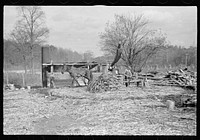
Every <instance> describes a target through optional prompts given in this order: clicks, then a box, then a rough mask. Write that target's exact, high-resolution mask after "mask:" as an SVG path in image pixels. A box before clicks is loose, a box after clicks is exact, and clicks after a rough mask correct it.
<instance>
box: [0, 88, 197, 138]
mask: <svg viewBox="0 0 200 140" xmlns="http://www.w3.org/2000/svg"><path fill="white" fill-rule="evenodd" d="M48 92H52V94H53V95H52V96H47V95H48ZM183 92H185V91H184V90H183V89H182V88H179V87H166V86H165V87H162V86H160V87H158V86H150V87H148V88H140V87H136V86H135V85H131V86H130V87H127V88H126V87H125V86H123V87H121V88H120V89H119V90H118V91H108V92H103V93H95V94H94V93H89V92H86V87H78V88H67V87H64V88H59V89H49V91H48V89H43V90H39V89H37V90H21V91H5V92H4V93H3V96H4V97H3V112H4V114H3V118H4V121H3V133H4V134H47V135H48V134H50V135H196V108H192V107H187V108H175V110H174V111H170V110H168V109H167V107H166V104H165V102H166V100H167V98H169V97H168V96H175V95H180V94H183ZM45 96H46V97H45Z"/></svg>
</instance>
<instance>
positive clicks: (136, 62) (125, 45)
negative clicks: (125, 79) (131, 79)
mask: <svg viewBox="0 0 200 140" xmlns="http://www.w3.org/2000/svg"><path fill="white" fill-rule="evenodd" d="M148 23H149V21H148V20H147V19H146V18H144V16H143V15H135V16H130V15H128V16H125V15H115V21H114V22H113V23H111V24H110V23H107V26H106V28H105V32H103V33H101V34H100V39H101V40H100V44H101V45H102V50H103V51H104V52H107V53H111V54H113V55H115V53H116V52H117V51H116V50H117V47H118V44H119V43H120V44H121V49H122V55H121V58H122V60H123V61H124V62H125V63H124V66H126V67H127V68H129V69H130V70H131V72H132V73H133V72H135V71H138V70H141V68H143V67H144V66H145V64H146V62H147V60H148V59H149V58H150V57H151V56H152V55H154V54H155V53H156V52H157V51H158V50H159V48H161V46H164V44H165V40H166V37H165V36H164V35H163V34H162V33H161V31H156V30H152V29H149V28H148V26H147V25H148Z"/></svg>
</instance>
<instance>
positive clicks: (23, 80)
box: [22, 73, 25, 87]
mask: <svg viewBox="0 0 200 140" xmlns="http://www.w3.org/2000/svg"><path fill="white" fill-rule="evenodd" d="M22 82H23V87H25V79H24V73H22Z"/></svg>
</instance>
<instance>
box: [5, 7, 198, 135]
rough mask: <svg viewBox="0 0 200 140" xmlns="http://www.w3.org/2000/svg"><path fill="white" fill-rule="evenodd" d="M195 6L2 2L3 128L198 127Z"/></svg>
mask: <svg viewBox="0 0 200 140" xmlns="http://www.w3.org/2000/svg"><path fill="white" fill-rule="evenodd" d="M196 108H197V7H196V6H103V5H97V6H8V5H7V6H4V7H3V134H4V135H124V136H137V135H139V136H141V135H167V136H169V135H173V136H174V135H180V136H187V135H189V136H196V135H197V120H196V119H197V113H196Z"/></svg>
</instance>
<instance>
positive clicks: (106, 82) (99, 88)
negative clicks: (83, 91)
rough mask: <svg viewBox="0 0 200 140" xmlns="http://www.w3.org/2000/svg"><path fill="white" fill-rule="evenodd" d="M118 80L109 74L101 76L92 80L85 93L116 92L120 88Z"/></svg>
mask: <svg viewBox="0 0 200 140" xmlns="http://www.w3.org/2000/svg"><path fill="white" fill-rule="evenodd" d="M121 84H122V83H121V82H120V80H119V78H117V77H116V76H114V75H113V74H111V73H107V74H101V75H100V76H99V77H98V78H97V79H94V80H93V81H92V82H91V83H90V84H89V85H88V86H87V91H89V92H92V93H96V92H103V91H111V90H117V89H118V88H119V87H120V86H121Z"/></svg>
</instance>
